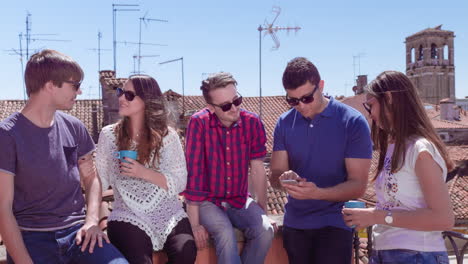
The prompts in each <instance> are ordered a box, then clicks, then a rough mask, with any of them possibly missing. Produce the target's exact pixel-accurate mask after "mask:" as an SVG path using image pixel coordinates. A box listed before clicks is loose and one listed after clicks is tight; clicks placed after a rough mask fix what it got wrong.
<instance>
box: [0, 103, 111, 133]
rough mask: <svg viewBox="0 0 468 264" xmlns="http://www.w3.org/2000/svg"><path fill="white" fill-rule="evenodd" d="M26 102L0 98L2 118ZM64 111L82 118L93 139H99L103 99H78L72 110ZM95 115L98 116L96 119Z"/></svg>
mask: <svg viewBox="0 0 468 264" xmlns="http://www.w3.org/2000/svg"><path fill="white" fill-rule="evenodd" d="M25 102H26V101H24V100H0V120H3V119H5V118H7V117H8V116H10V115H11V114H12V113H14V112H17V111H20V110H21V109H22V108H23V107H24V105H25ZM64 112H65V113H68V114H71V115H73V116H75V117H77V118H78V119H80V120H81V121H82V122H83V123H84V124H85V126H86V128H87V129H88V131H89V133H90V134H91V136H92V137H93V139H95V141H97V135H99V132H100V131H101V128H102V119H103V115H102V106H101V100H77V101H76V104H75V106H74V107H73V109H72V110H70V111H64ZM93 115H95V116H96V118H95V120H94V121H93ZM93 122H94V124H93Z"/></svg>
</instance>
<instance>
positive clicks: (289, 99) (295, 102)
mask: <svg viewBox="0 0 468 264" xmlns="http://www.w3.org/2000/svg"><path fill="white" fill-rule="evenodd" d="M317 88H318V84H317V85H315V88H314V90H313V91H312V92H311V93H309V94H306V95H304V96H302V97H301V98H294V97H289V96H288V95H286V102H288V104H289V105H290V106H296V105H298V104H299V103H300V102H302V103H304V104H310V103H312V102H313V101H314V93H315V91H317Z"/></svg>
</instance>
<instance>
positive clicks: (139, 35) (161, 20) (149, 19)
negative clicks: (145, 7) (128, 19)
mask: <svg viewBox="0 0 468 264" xmlns="http://www.w3.org/2000/svg"><path fill="white" fill-rule="evenodd" d="M147 14H148V12H146V14H145V15H144V16H143V17H140V18H139V19H140V31H139V32H140V33H139V34H138V57H137V58H138V73H140V66H141V58H142V57H150V56H152V55H150V56H141V45H142V43H141V24H142V23H144V24H145V26H148V23H149V22H165V23H167V22H168V21H167V20H164V19H157V18H147V17H146V15H147ZM161 46H162V45H161ZM166 46H167V45H166ZM134 68H135V67H134ZM133 71H135V69H133Z"/></svg>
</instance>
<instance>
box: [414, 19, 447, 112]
mask: <svg viewBox="0 0 468 264" xmlns="http://www.w3.org/2000/svg"><path fill="white" fill-rule="evenodd" d="M441 28H442V25H439V26H437V27H435V28H428V29H425V30H423V31H420V32H418V33H415V34H413V35H411V36H409V37H407V38H406V41H405V43H406V75H407V76H408V77H409V78H410V79H411V81H412V82H413V84H414V85H415V86H416V88H417V89H418V91H419V94H420V96H421V99H422V100H423V102H425V103H430V104H438V103H439V102H440V100H442V99H444V98H450V99H451V100H455V62H454V46H453V39H454V38H455V35H454V33H453V31H448V30H442V29H441Z"/></svg>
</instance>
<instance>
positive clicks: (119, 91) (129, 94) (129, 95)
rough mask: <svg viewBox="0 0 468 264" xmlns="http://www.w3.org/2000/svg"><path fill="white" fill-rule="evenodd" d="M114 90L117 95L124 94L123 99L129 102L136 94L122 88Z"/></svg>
mask: <svg viewBox="0 0 468 264" xmlns="http://www.w3.org/2000/svg"><path fill="white" fill-rule="evenodd" d="M115 91H116V93H117V97H120V96H122V95H125V100H127V101H129V102H131V101H133V99H135V96H137V95H136V94H135V93H134V92H132V91H124V90H123V89H122V88H117V89H116V90H115Z"/></svg>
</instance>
